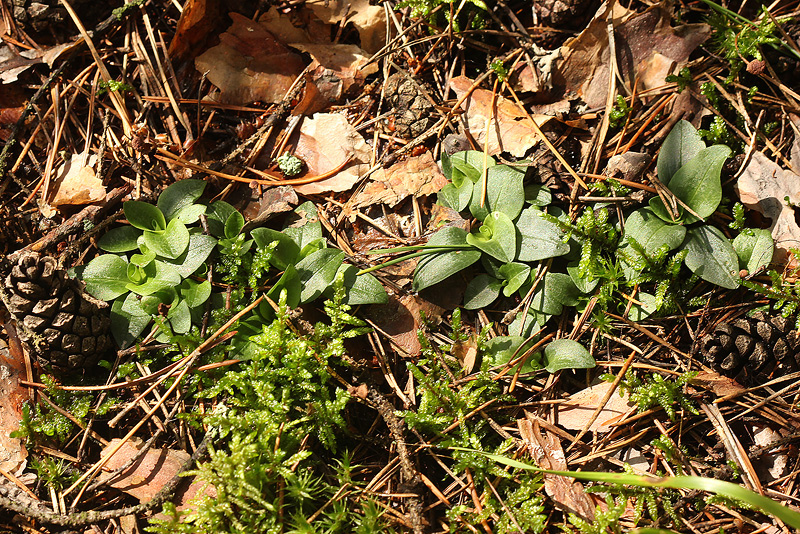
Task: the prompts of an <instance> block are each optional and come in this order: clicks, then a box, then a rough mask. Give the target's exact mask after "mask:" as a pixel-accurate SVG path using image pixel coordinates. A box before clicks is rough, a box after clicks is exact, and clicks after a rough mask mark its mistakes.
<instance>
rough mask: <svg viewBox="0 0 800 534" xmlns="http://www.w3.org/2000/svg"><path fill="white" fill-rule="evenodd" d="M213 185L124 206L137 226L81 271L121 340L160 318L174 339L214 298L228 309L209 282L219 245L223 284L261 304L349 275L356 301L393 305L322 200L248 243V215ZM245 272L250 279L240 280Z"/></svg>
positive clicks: (177, 189) (350, 298) (326, 290)
mask: <svg viewBox="0 0 800 534" xmlns="http://www.w3.org/2000/svg"><path fill="white" fill-rule="evenodd" d="M205 185H206V184H205V182H203V181H200V180H183V181H180V182H176V183H174V184H173V185H170V186H169V187H167V188H166V189H165V190H164V191H163V192H162V193H161V195H160V196H159V197H158V202H157V203H156V205H155V206H154V205H152V204H149V203H147V202H140V201H136V200H131V201H128V202H125V203H124V205H123V208H124V212H125V217H126V218H127V220H128V223H129V224H128V225H124V226H120V227H118V228H114V229H112V230H111V231H109V232H108V233H106V234H105V235H103V236H102V237H101V238H100V240H99V241H98V246H99V247H100V248H101V249H102V250H104V251H106V252H107V254H103V255H101V256H98V257H97V258H95V259H93V260H92V261H91V262H89V264H88V265H87V266H86V267H85V269H83V271H82V272H79V273H78V274H80V275H81V277H82V278H83V280H84V282H85V283H86V290H87V291H88V292H89V293H90V294H92V295H93V296H94V297H96V298H99V299H102V300H105V301H113V304H112V308H111V310H112V311H111V330H112V333H113V335H114V338H115V339H116V341H117V342H118V343H119V345H120V346H122V347H125V346H127V345H130V344H132V343H134V342H136V341H137V340H139V338H140V336H141V334H142V332H143V331H144V330H145V328H147V326H148V325H149V324H151V323H152V322H153V321H155V324H156V325H157V326H158V328H159V332H158V334H157V336H156V339H158V340H161V341H168V340H171V339H173V337H174V335H176V334H186V333H188V332H189V331H190V330H191V329H192V327H193V326H197V325H199V324H201V323H202V317H203V314H204V313H207V312H208V311H209V308H211V307H212V306H210V303H212V302H213V304H214V306H213V308H214V309H221V308H224V307H225V296H224V295H223V293H222V292H221V291H218V292H214V291H213V290H212V289H213V288H212V284H211V281H210V280H209V278H210V274H211V273H210V270H209V269H210V267H209V262H208V259H209V257H210V256H211V254H212V253H213V252H214V251H215V249H216V250H218V251H219V254H220V261H219V266H218V271H219V273H218V274H220V273H221V274H222V279H223V280H222V282H223V284H225V285H227V286H230V285H231V284H235V285H236V286H237V287H236V288H235V289H236V290H237V291H239V292H242V291H244V290H246V291H248V292H249V293H250V295H251V297H252V299H253V300H255V298H256V296H257V295H258V294H260V293H261V292H264V293H265V294H266V296H267V297H269V298H271V299H272V300H273V302H278V300H279V298H280V295H281V292H282V291H285V292H286V302H287V304H288V305H289V307H291V308H295V307H297V306H298V305H299V304H301V303H305V302H309V301H312V300H314V299H317V298H319V297H320V296H322V295H323V294H330V293H331V292H332V283H333V281H334V279H335V278H336V275H337V273H340V272H341V273H342V275H343V276H344V285H345V289H346V297H345V302H346V303H347V304H351V305H355V304H365V303H376V302H385V301H386V298H387V296H386V291H385V290H384V289H383V286H382V285H381V284H380V282H379V281H378V280H377V279H376V278H375V277H373V276H372V275H369V274H357V271H358V270H357V269H356V267H354V266H353V265H349V264H346V263H344V259H345V254H344V252H342V251H340V250H338V249H333V248H330V247H328V246H327V245H326V242H325V238H324V237H323V236H322V226H321V224H320V222H319V220H318V219H317V211H316V209H315V208H314V206H313V204H311V203H308V202H307V203H305V204H302V205H300V206H298V207H297V208H296V209H295V212H294V214H293V215H294V221H293V222H291V223H290V226H287V227H286V228H284V229H283V230H282V231H277V230H272V229H269V228H255V229H253V230H252V231H250V238H249V239H248V238H247V237H246V236H245V234H244V233H243V232H242V229H243V227H244V222H245V221H244V217H243V216H242V214H241V213H239V212H238V211H237V210H236V209H235V208H234V207H233V206H231V205H230V204H228V203H227V202H224V201H216V202H212V203H210V204H208V203H205V202H203V201H202V200H201V199H200V197H201V196H202V194H203V190H204V188H205ZM201 218H203V219H204V225H202V226H201V225H200V219H201ZM204 228H206V229H207V230H204ZM241 267H246V268H244V269H240V268H241ZM240 270H241V271H243V272H244V271H247V272H248V276H247V277H243V276H238V274H239V271H240ZM276 278H277V280H276ZM268 282H269V283H268ZM243 284H245V285H247V287H246V288H245V287H241V286H242V285H243ZM273 317H274V311H273V310H272V308H271V307H270V306H269V305H266V304H265V305H263V306H261V307H259V308H257V310H256V311H255V314H254V315H253V316H252V317H250V318H248V319H245V320H244V321H242V325H243V327H244V330H246V329H247V325H248V321H249V322H251V323H253V325H252V326H253V328H255V329H256V330H259V331H260V324H261V323H262V322H264V321H269V320H271V319H272V318H273ZM244 330H242V329H241V328H240V331H242V332H244ZM242 336H244V333H243V334H242ZM242 339H245V337H242ZM234 346H236V343H234Z"/></svg>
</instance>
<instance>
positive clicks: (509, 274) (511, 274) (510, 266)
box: [500, 262, 531, 297]
mask: <svg viewBox="0 0 800 534" xmlns="http://www.w3.org/2000/svg"><path fill="white" fill-rule="evenodd" d="M530 274H531V267H530V265H525V264H524V263H514V262H512V263H506V264H505V265H503V266H502V267H500V276H501V277H502V278H503V280H505V281H506V284H505V286H504V287H503V295H505V296H506V297H510V296H511V295H513V294H514V292H515V291H516V290H517V289H519V288H520V287H522V284H524V283H525V282H527V281H528V278H530Z"/></svg>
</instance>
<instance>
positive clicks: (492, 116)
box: [450, 76, 553, 158]
mask: <svg viewBox="0 0 800 534" xmlns="http://www.w3.org/2000/svg"><path fill="white" fill-rule="evenodd" d="M473 83H474V82H473V80H470V79H469V78H467V77H466V76H458V77H456V78H453V79H452V80H450V88H451V89H452V90H453V91H454V92H455V93H456V95H457V96H458V98H459V100H460V99H461V97H462V96H464V95H465V94H467V92H469V90H470V88H471V87H472V85H473ZM461 109H463V110H464V116H465V117H466V124H465V127H466V128H467V130H468V131H469V133H470V134H471V135H472V136H473V137H474V138H475V140H476V141H477V142H478V144H479V145H480V146H481V147H483V146H484V144H485V143H486V137H487V131H488V137H489V141H488V145H486V146H487V147H488V153H489V155H490V156H494V155H495V154H499V153H501V152H508V153H509V154H513V155H514V156H515V157H518V158H522V157H524V156H525V153H526V152H528V149H530V148H531V147H533V146H534V145H536V143H537V142H538V136H537V133H536V129H535V128H534V127H533V126H532V125H531V123H530V119H529V118H528V115H527V114H526V113H525V112H524V111H523V110H522V109H521V108H520V107H519V106H518V105H517V104H515V103H514V102H512V101H511V100H507V99H506V98H503V97H502V96H500V95H494V94H492V92H491V91H487V90H486V89H474V90H473V91H472V93H471V94H470V95H469V96H468V97H467V98H466V100H464V102H463V103H462V104H461ZM552 118H553V117H552V116H550V115H535V116H534V117H533V119H534V120H535V121H536V124H538V125H539V126H540V127H541V126H543V125H544V124H546V123H547V122H548V121H550V120H551V119H552Z"/></svg>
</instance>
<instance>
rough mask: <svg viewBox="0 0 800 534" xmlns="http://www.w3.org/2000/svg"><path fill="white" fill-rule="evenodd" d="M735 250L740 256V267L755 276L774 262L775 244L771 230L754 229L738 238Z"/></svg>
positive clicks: (734, 241) (735, 241)
mask: <svg viewBox="0 0 800 534" xmlns="http://www.w3.org/2000/svg"><path fill="white" fill-rule="evenodd" d="M733 249H734V250H735V251H736V255H737V256H739V266H740V267H741V268H742V269H747V272H748V273H750V274H754V273H757V272H758V271H760V270H761V269H762V268H764V267H766V266H767V265H769V263H770V262H771V261H772V254H773V253H774V251H775V244H774V242H773V241H772V234H771V233H770V231H769V230H767V229H762V228H753V229H749V230H747V231H745V232H742V233H741V234H739V235H737V236H736V238H735V239H734V240H733Z"/></svg>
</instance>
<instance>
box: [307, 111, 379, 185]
mask: <svg viewBox="0 0 800 534" xmlns="http://www.w3.org/2000/svg"><path fill="white" fill-rule="evenodd" d="M294 155H295V156H297V157H298V158H300V159H302V160H303V161H304V162H305V164H306V168H307V169H308V172H307V173H306V174H307V175H308V176H317V175H320V174H325V173H326V172H329V171H332V170H333V169H335V168H337V167H339V165H341V164H342V162H343V161H345V160H347V159H348V158H350V161H351V163H350V164H348V165H347V166H346V167H345V168H344V169H342V170H341V171H340V172H338V173H336V174H335V175H333V176H332V177H330V178H327V179H325V180H322V181H319V182H313V183H310V184H305V185H299V186H297V187H295V190H296V191H297V192H298V193H300V194H302V195H316V194H320V193H328V192H331V191H334V192H335V191H347V190H348V189H350V188H351V187H353V184H355V183H356V182H357V181H358V179H359V178H361V177H362V176H363V175H364V174H366V172H367V171H368V170H369V165H368V163H369V161H370V156H371V155H372V151H371V150H370V148H369V145H367V142H366V141H364V137H362V135H361V134H360V133H358V132H357V131H356V129H355V128H353V127H352V126H351V125H350V123H348V122H347V117H345V116H344V115H341V114H338V113H317V114H316V115H314V116H313V117H312V118H310V119H304V120H303V123H302V124H301V125H300V136H299V138H298V140H297V144H296V145H295V150H294Z"/></svg>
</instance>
